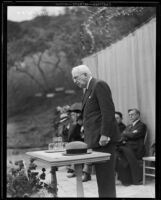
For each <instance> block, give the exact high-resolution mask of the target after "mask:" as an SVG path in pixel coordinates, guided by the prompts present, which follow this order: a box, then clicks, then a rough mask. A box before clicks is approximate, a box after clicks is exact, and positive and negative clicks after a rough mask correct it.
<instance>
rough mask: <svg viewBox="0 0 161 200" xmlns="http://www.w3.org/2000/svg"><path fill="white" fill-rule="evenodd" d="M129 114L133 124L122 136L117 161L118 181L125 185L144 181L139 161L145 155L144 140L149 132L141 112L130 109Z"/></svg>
mask: <svg viewBox="0 0 161 200" xmlns="http://www.w3.org/2000/svg"><path fill="white" fill-rule="evenodd" d="M128 114H129V119H130V121H131V123H130V124H129V125H128V126H127V127H126V129H125V130H124V131H123V133H122V135H121V140H120V141H119V144H118V147H117V159H116V171H117V173H118V179H119V180H120V181H121V182H122V183H123V184H125V185H129V184H139V182H140V181H141V179H142V170H141V169H140V166H139V162H138V160H141V159H142V157H143V156H144V155H145V145H144V138H145V135H146V130H147V127H146V125H145V124H144V123H143V122H141V121H140V112H139V110H137V109H130V110H128Z"/></svg>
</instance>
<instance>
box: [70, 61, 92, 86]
mask: <svg viewBox="0 0 161 200" xmlns="http://www.w3.org/2000/svg"><path fill="white" fill-rule="evenodd" d="M91 76H92V73H91V71H90V69H89V68H88V67H87V66H86V65H79V66H76V67H73V69H72V77H73V81H74V83H75V84H76V85H77V86H78V87H80V88H85V87H86V86H87V83H88V80H89V78H90V77H91Z"/></svg>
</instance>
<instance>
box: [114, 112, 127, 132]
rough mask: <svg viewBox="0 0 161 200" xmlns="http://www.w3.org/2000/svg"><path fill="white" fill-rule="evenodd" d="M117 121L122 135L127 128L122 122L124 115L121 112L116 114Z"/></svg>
mask: <svg viewBox="0 0 161 200" xmlns="http://www.w3.org/2000/svg"><path fill="white" fill-rule="evenodd" d="M115 119H116V121H117V124H118V127H119V130H120V133H122V132H123V131H124V130H125V128H126V126H125V124H124V123H123V122H122V119H123V117H122V113H121V112H115Z"/></svg>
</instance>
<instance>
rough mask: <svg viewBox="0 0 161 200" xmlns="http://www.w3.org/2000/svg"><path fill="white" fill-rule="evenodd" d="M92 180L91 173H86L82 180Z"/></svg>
mask: <svg viewBox="0 0 161 200" xmlns="http://www.w3.org/2000/svg"><path fill="white" fill-rule="evenodd" d="M90 180H91V175H90V174H87V173H84V176H83V179H82V182H87V181H90Z"/></svg>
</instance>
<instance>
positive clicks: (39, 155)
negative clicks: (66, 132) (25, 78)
mask: <svg viewBox="0 0 161 200" xmlns="http://www.w3.org/2000/svg"><path fill="white" fill-rule="evenodd" d="M26 154H27V155H28V156H30V157H32V158H36V160H37V161H40V162H45V163H46V164H48V165H49V166H50V167H51V184H52V185H53V187H55V189H56V190H55V191H57V178H56V167H59V166H67V165H71V164H74V166H75V173H76V180H77V197H84V190H83V183H82V164H84V163H96V162H102V161H107V160H109V159H110V153H102V152H95V151H92V153H87V154H81V155H70V156H69V155H64V154H65V151H59V152H58V151H56V152H55V151H53V152H52V153H48V152H47V151H45V150H44V151H33V152H26Z"/></svg>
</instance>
